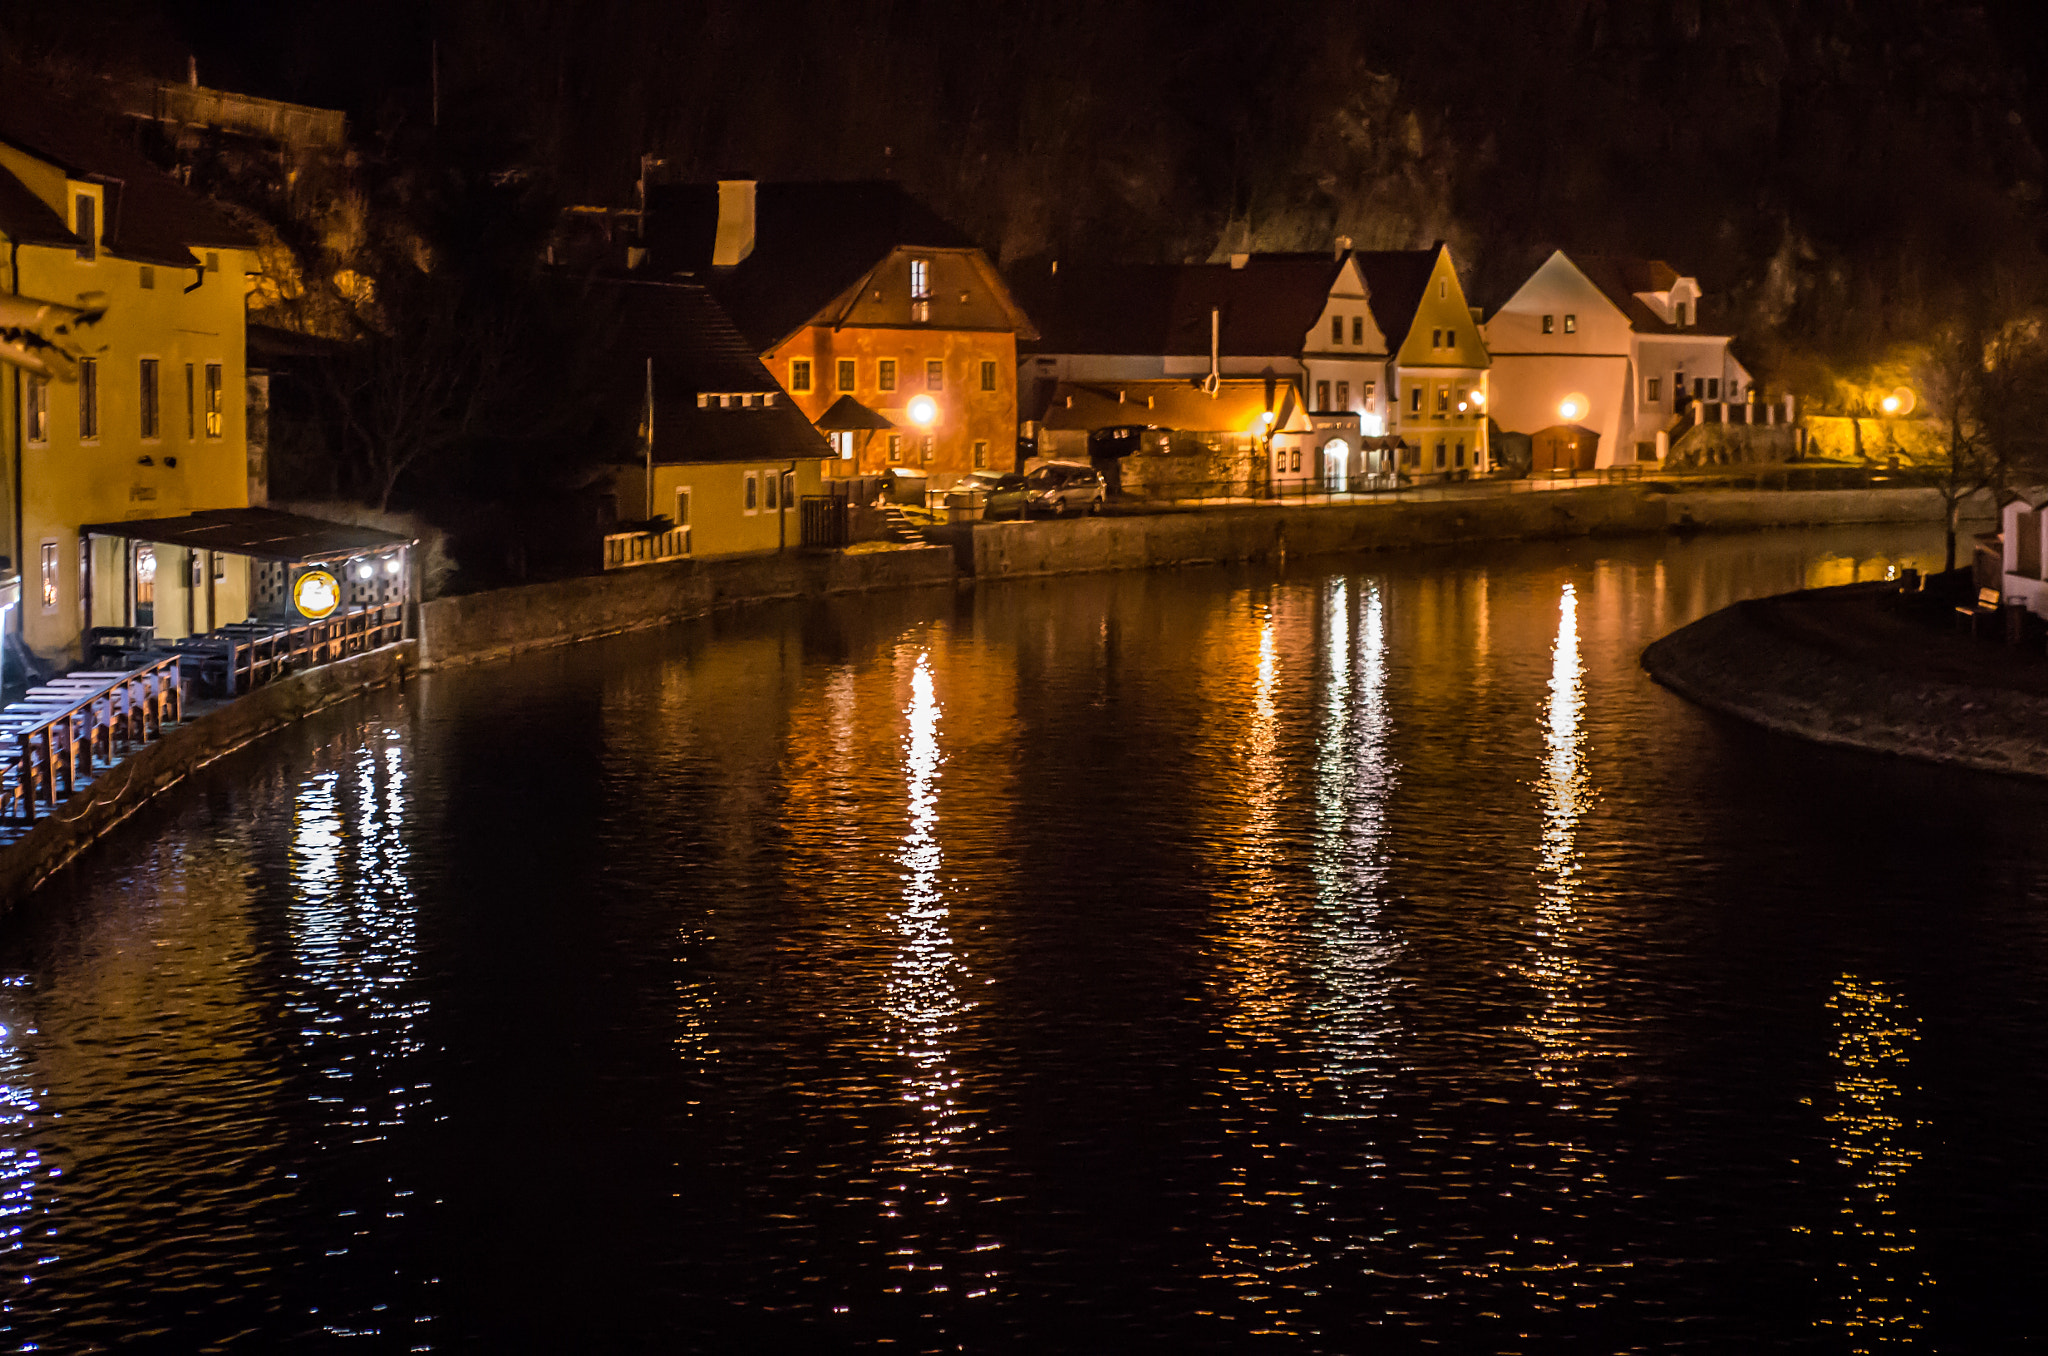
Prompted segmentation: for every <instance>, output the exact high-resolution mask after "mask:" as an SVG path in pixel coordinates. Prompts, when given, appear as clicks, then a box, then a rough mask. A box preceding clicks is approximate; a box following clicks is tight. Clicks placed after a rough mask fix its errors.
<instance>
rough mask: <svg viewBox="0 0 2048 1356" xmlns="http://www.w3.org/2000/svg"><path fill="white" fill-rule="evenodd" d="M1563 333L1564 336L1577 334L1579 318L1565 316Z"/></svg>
mask: <svg viewBox="0 0 2048 1356" xmlns="http://www.w3.org/2000/svg"><path fill="white" fill-rule="evenodd" d="M1564 332H1565V333H1566V334H1577V333H1578V332H1579V318H1578V317H1577V316H1575V315H1566V316H1565V318H1564Z"/></svg>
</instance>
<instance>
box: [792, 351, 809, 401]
mask: <svg viewBox="0 0 2048 1356" xmlns="http://www.w3.org/2000/svg"><path fill="white" fill-rule="evenodd" d="M789 389H790V390H792V391H795V392H796V393H797V394H799V395H802V394H803V393H804V392H806V391H808V390H810V389H811V360H810V359H809V358H791V359H790V360H789Z"/></svg>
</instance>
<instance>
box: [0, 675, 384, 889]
mask: <svg viewBox="0 0 2048 1356" xmlns="http://www.w3.org/2000/svg"><path fill="white" fill-rule="evenodd" d="M416 651H417V646H416V645H415V644H414V642H412V641H410V640H405V641H400V642H399V643H398V644H396V645H386V646H384V647H383V648H382V649H377V650H372V651H370V652H369V653H368V654H360V655H356V656H354V657H352V658H349V659H343V660H340V661H339V662H337V663H333V664H324V665H322V666H320V667H319V668H314V669H307V670H305V671H304V672H302V673H295V674H292V675H291V676H290V677H287V678H280V679H279V680H277V681H276V682H274V683H270V684H267V685H266V686H263V687H260V688H257V689H256V690H255V691H254V692H251V693H250V694H249V695H247V696H246V697H238V698H236V699H235V700H234V701H230V702H220V703H218V704H216V705H213V706H211V707H210V708H208V709H204V710H195V711H193V712H191V713H189V718H188V719H186V720H184V721H182V722H180V723H179V724H177V725H174V726H172V727H171V728H170V729H168V730H166V731H165V732H164V735H163V737H162V738H161V739H157V740H154V741H152V742H150V743H148V744H144V745H142V746H141V747H140V748H137V749H134V750H133V751H132V752H130V753H129V754H128V756H127V757H125V758H123V759H122V760H121V762H120V763H119V764H118V765H116V766H115V767H112V768H109V769H105V770H103V771H101V772H99V773H98V774H97V775H96V776H95V777H94V779H93V781H92V782H91V784H90V785H87V786H85V787H83V788H81V789H80V790H79V791H78V792H77V793H76V794H74V795H73V796H71V797H70V799H68V800H66V801H64V802H63V803H62V804H61V805H59V806H58V807H57V812H56V813H55V814H52V815H48V816H46V817H44V819H43V820H42V821H41V822H40V823H38V824H37V825H36V826H35V827H34V828H32V829H30V830H29V831H28V832H27V833H25V834H23V835H22V836H21V837H20V838H18V839H16V840H15V841H14V842H12V843H9V844H7V845H6V846H5V847H4V848H0V911H4V910H6V909H11V908H12V907H13V906H14V905H15V904H17V903H19V902H20V901H21V900H22V899H24V898H25V897H27V895H28V894H29V893H30V892H31V891H32V890H34V889H35V888H36V887H37V886H38V885H40V884H42V883H43V882H44V881H45V880H48V879H49V878H50V877H51V876H52V875H54V874H55V873H56V872H58V871H60V870H62V869H63V868H64V866H65V865H66V864H68V863H69V862H70V861H71V860H72V859H73V858H75V857H76V856H78V854H79V853H81V852H83V851H84V850H85V849H86V848H88V847H90V846H91V845H92V844H93V843H95V842H97V841H98V840H99V839H100V838H101V837H103V836H104V835H106V834H107V833H108V832H109V831H110V830H112V829H113V828H114V827H115V826H117V825H118V824H120V823H121V821H122V820H124V819H126V818H128V816H130V815H132V814H134V813H135V812H136V811H137V810H139V809H141V808H142V807H143V806H145V805H147V804H148V803H149V802H150V801H152V800H154V799H155V798H156V797H157V796H158V795H160V794H162V793H163V792H164V791H166V790H168V789H169V788H170V787H171V786H173V785H174V784H176V783H177V782H178V781H180V780H182V779H183V778H184V777H186V776H187V775H189V774H190V773H192V772H195V771H197V770H198V769H200V768H202V767H204V766H206V765H207V764H208V763H210V762H212V761H213V760H214V759H216V758H219V757H221V756H222V755H224V754H228V753H232V752H234V751H235V750H236V749H239V748H241V747H242V746H243V745H244V744H247V743H250V742H251V741H252V740H256V739H260V738H262V737H263V736H264V735H266V734H269V733H270V732H272V731H273V730H279V729H283V728H284V727H285V726H287V725H290V724H292V723H293V722H295V721H299V720H303V719H305V718H306V717H307V716H310V715H312V714H313V713H314V712H315V711H321V710H325V709H326V708H327V707H330V706H333V705H335V704H336V703H337V702H343V701H347V700H349V699H350V698H352V697H355V696H358V695H360V694H362V693H364V692H366V691H368V690H370V689H371V688H375V687H382V686H383V685H384V684H386V683H391V682H396V681H399V680H400V679H402V678H403V677H404V676H405V675H406V674H407V673H408V672H410V671H411V670H412V669H413V668H414V666H415V664H416V662H417V655H416Z"/></svg>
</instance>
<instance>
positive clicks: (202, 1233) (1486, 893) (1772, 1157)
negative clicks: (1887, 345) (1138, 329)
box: [0, 531, 2048, 1353]
mask: <svg viewBox="0 0 2048 1356" xmlns="http://www.w3.org/2000/svg"><path fill="white" fill-rule="evenodd" d="M1938 550H1939V541H1938V540H1937V539H1934V538H1930V537H1924V536H1921V535H1918V534H1911V533H1908V534H1905V535H1903V536H1902V535H1901V534H1899V533H1897V532H1892V533H1889V534H1886V533H1878V532H1861V531H1858V532H1831V533H1814V534H1805V535H1793V536H1785V537H1777V538H1765V537H1756V538H1725V539H1719V540H1703V541H1697V542H1693V543H1690V544H1680V543H1675V542H1643V543H1629V544H1616V545H1595V544H1578V545H1572V546H1544V547H1528V548H1514V549H1505V548H1504V549H1500V550H1494V551H1486V552H1474V553H1467V554H1465V555H1462V556H1449V555H1427V556H1421V557H1416V558H1411V559H1397V558H1389V557H1372V558H1366V559H1363V560H1361V561H1359V562H1357V563H1356V564H1355V565H1353V566H1350V567H1348V568H1325V567H1322V566H1320V565H1318V566H1315V567H1312V568H1304V567H1302V566H1299V565H1297V566H1296V567H1295V568H1293V569H1291V570H1289V571H1287V572H1285V573H1284V574H1278V575H1276V574H1272V573H1268V572H1263V571H1252V570H1244V571H1230V570H1190V571H1182V572H1172V573H1159V574H1149V575H1127V576H1115V577H1096V578H1082V579H1074V580H1065V581H1054V582H1047V583H1042V584H1028V583H1027V584H1016V585H1008V586H1002V587H995V588H985V589H983V590H981V591H980V592H979V594H977V595H963V596H961V597H959V598H957V599H956V598H955V597H954V596H953V595H951V594H948V593H944V592H939V593H923V594H918V595H914V596H893V597H876V598H869V599H852V600H846V601H844V602H839V603H834V604H832V605H830V606H815V607H807V608H805V607H796V606H788V607H773V608H762V609H758V610H755V611H751V612H747V613H745V614H742V615H739V616H735V617H729V618H724V619H721V620H719V621H718V622H717V623H715V624H712V625H705V626H699V627H693V628H682V629H678V630H676V631H673V632H670V633H665V634H660V635H647V636H641V637H637V638H631V639H625V640H620V641H617V642H610V643H605V644H601V645H594V646H587V647H583V648H581V649H577V650H573V651H565V652H557V653H551V654H546V655H541V656H536V657H532V658H529V659H525V660H522V661H519V662H516V663H513V664H510V665H504V666H498V667H494V668H488V669H481V670H476V671H471V672H455V673H450V674H445V675H436V676H433V677H430V678H428V679H424V680H421V681H418V682H415V683H414V684H413V685H411V686H410V687H409V688H408V689H407V690H406V691H404V692H403V693H386V694H382V695H381V696H379V697H377V698H375V699H373V700H371V701H369V702H367V703H363V704H359V705H355V706H352V707H349V708H347V709H345V710H344V711H341V712H336V713H330V714H329V715H327V716H324V717H321V718H319V719H317V720H315V721H313V722H311V723H309V724H308V725H307V726H306V727H304V728H303V729H301V730H299V731H295V732H293V733H291V734H288V735H285V736H282V737H279V738H278V739H275V740H273V741H271V742H268V743H266V744H264V745H263V746H261V747H260V748H258V749H254V750H250V751H248V752H245V753H244V754H241V755H238V756H237V757H236V758H234V759H232V760H229V762H228V763H226V764H223V765H222V766H220V767H219V768H217V769H215V770H214V771H212V772H210V773H209V774H208V775H206V776H205V777H203V778H201V779H198V780H196V781H195V782H193V783H190V784H188V785H187V786H186V787H184V788H181V790H180V792H179V793H178V794H177V795H176V796H174V798H173V803H172V804H171V805H170V806H169V807H168V808H165V809H162V810H159V811H154V812H152V813H151V814H149V815H146V816H144V818H143V821H142V822H140V823H139V824H138V825H137V826H136V828H135V829H134V830H132V831H131V832H129V833H128V834H127V835H125V836H124V837H123V838H122V839H121V840H120V841H119V842H117V843H115V844H113V845H111V846H110V847H109V848H108V850H106V851H104V852H103V853H101V854H100V855H99V856H98V857H96V858H95V859H94V861H93V862H92V863H91V864H90V865H89V866H87V867H86V868H85V869H84V870H82V871H80V872H79V873H77V875H76V876H75V878H73V879H71V880H69V881H67V882H66V883H65V884H64V885H63V886H62V887H60V888H58V889H56V890H53V891H52V892H50V893H49V895H48V896H47V897H46V898H44V899H43V900H41V901H39V902H38V903H37V904H36V905H35V906H34V907H32V908H31V909H29V910H27V911H25V912H24V913H22V914H20V915H18V916H17V917H16V918H14V919H13V920H11V921H10V922H9V923H8V925H7V929H6V932H5V935H4V941H0V982H4V983H0V1024H4V1026H5V1028H6V1034H5V1039H4V1041H0V1193H4V1194H0V1229H4V1236H0V1253H4V1256H5V1257H6V1259H7V1260H6V1261H5V1262H0V1275H4V1278H5V1279H4V1280H0V1287H4V1289H0V1294H4V1299H5V1309H4V1313H0V1325H4V1328H5V1330H6V1332H7V1333H8V1334H9V1335H10V1337H11V1339H12V1340H13V1341H14V1342H15V1343H17V1344H18V1345H20V1346H21V1347H22V1348H24V1349H26V1348H28V1347H29V1346H30V1345H31V1344H40V1349H44V1350H62V1351H84V1350H93V1349H101V1348H104V1347H110V1346H113V1345H115V1344H117V1343H120V1342H123V1341H139V1342H141V1343H142V1344H143V1345H145V1346H153V1347H155V1348H158V1349H166V1350H192V1351H196V1350H202V1349H209V1350H210V1349H229V1350H235V1349H248V1350H271V1349H276V1348H279V1347H282V1346H288V1345H297V1346H304V1347H311V1348H314V1349H325V1348H330V1347H331V1348H336V1349H344V1348H355V1349H361V1350H365V1351H385V1350H392V1351H398V1350H455V1349H467V1350H507V1349H513V1348H517V1347H521V1346H525V1345H533V1346H542V1347H546V1348H549V1349H555V1350H562V1351H609V1350H632V1349H640V1348H643V1347H647V1348H655V1349H660V1350H667V1351H674V1350H693V1349H694V1350H708V1351H740V1350H770V1349H776V1348H782V1349H799V1350H801V1349H812V1350H818V1349H833V1348H839V1347H849V1346H862V1345H868V1344H876V1343H880V1342H882V1341H883V1340H884V1339H894V1341H893V1343H892V1345H893V1347H894V1348H895V1349H903V1350H942V1351H950V1350H956V1349H964V1350H989V1349H997V1348H1000V1349H1014V1350H1026V1351H1077V1352H1080V1351H1105V1352H1106V1351H1128V1350H1138V1349H1167V1350H1196V1349H1216V1350H1223V1349H1229V1350H1238V1349H1245V1348H1250V1347H1255V1346H1271V1347H1273V1348H1276V1349H1282V1348H1293V1349H1301V1350H1325V1351H1340V1352H1380V1351H1387V1352H1397V1351H1408V1350H1420V1349H1426V1348H1429V1347H1432V1346H1434V1347H1439V1348H1441V1349H1445V1350H1454V1351H1474V1352H1536V1351H1544V1352H1554V1351H1573V1352H1578V1351H1650V1350H1657V1351H1697V1352H1713V1353H1725V1352H1734V1351H1754V1350H1802V1351H1806V1350H1810V1351H1817V1352H1859V1351H1879V1350H1887V1349H1909V1348H1919V1349H1925V1350H1937V1349H1938V1350H1946V1351H1973V1352H1974V1351H2010V1350H2022V1349H2035V1345H2034V1344H2039V1343H2042V1342H2043V1341H2048V1322H2044V1319H2043V1314H2042V1310H2041V1304H2042V1301H2041V1298H2040V1294H2041V1290H2042V1287H2041V1285H2040V1281H2041V1277H2042V1275H2043V1273H2044V1262H2048V1256H2044V1246H2043V1244H2044V1237H2043V1235H2044V1230H2043V1225H2042V1223H2041V1221H2042V1219H2043V1213H2044V1206H2048V1199H2044V1190H2043V1188H2044V1179H2048V1170H2044V1168H2043V1165H2042V1162H2041V1157H2040V1153H2039V1146H2040V1145H2041V1144H2042V1143H2043V1142H2044V1141H2048V1124H2044V1120H2048V1096H2044V1095H2043V1093H2044V1089H2043V1086H2042V1085H2043V1071H2044V1069H2048V1058H2044V1056H2048V1050H2044V1034H2048V1031H2044V1021H2043V1012H2042V1006H2041V1002H2040V997H2039V995H2040V987H2039V981H2040V977H2041V975H2042V973H2043V960H2044V942H2048V929H2044V927H2043V924H2042V921H2041V914H2042V903H2043V894H2044V886H2043V880H2044V866H2048V834H2044V832H2043V826H2044V814H2043V811H2044V809H2048V795H2044V794H2043V792H2042V791H2040V790H2038V789H2036V788H2033V787H2031V786H2027V785H2023V784H2018V783H2009V782H2002V781H1998V780H1995V779H1990V778H1983V777H1975V776H1969V775H1963V774H1954V773H1949V772H1944V771H1940V770H1936V769H1929V768H1921V767H1915V766H1910V765H1905V764H1898V763H1892V762H1887V761H1882V760H1877V759H1870V758H1864V757H1859V756H1854V755H1847V754H1838V753H1831V752H1825V751H1821V750H1817V749H1812V748H1806V747H1802V746H1797V745H1793V744H1790V743H1786V742H1783V741H1779V740H1777V739H1774V738H1772V737H1769V736H1765V735H1763V734H1760V733H1757V732H1754V731H1750V730H1747V729H1744V728H1740V727H1737V726H1733V725H1730V724H1727V723H1724V722H1721V721H1718V720H1716V719H1714V718H1710V717H1707V716H1705V715H1703V714H1701V713H1700V712H1698V711H1696V710H1694V709H1692V708H1690V707H1688V706H1686V705H1685V704H1684V703H1682V702H1680V701H1678V700H1677V699H1675V698H1673V697H1671V696H1669V695H1668V694H1666V693H1664V692H1662V691H1661V690H1659V689H1657V688H1656V687H1654V686H1653V685H1652V684H1650V683H1649V682H1648V681H1647V679H1645V678H1644V676H1643V675H1642V673H1641V672H1640V671H1639V670H1638V668H1637V667H1636V655H1637V653H1638V652H1639V650H1640V648H1641V646H1642V645H1643V644H1645V643H1646V642H1647V641H1648V640H1650V639H1652V638H1654V637H1655V636H1657V635H1660V634H1662V633H1664V632H1665V631H1668V630H1670V629H1672V628H1673V627H1675V626H1677V625H1679V624H1681V623H1683V622H1685V621H1686V620H1689V619H1690V618H1692V617H1694V616H1697V615H1699V614H1700V613H1702V612H1704V611H1707V610H1711V609H1712V608H1714V607H1718V606H1720V605H1722V604H1723V603H1725V602H1728V601H1730V600H1732V599H1734V598H1737V597H1741V596H1745V595H1750V594H1757V593H1766V592H1773V591H1777V590H1779V589H1783V588H1787V587H1791V586H1794V585H1797V584H1799V583H1802V582H1814V583H1825V582H1836V581H1837V580H1840V579H1846V578H1848V577H1850V576H1851V575H1853V574H1862V575H1864V576H1865V577H1868V576H1869V575H1870V574H1871V573H1873V572H1878V573H1881V572H1882V571H1883V570H1884V569H1885V568H1886V567H1887V566H1889V565H1892V564H1898V563H1914V564H1925V563H1927V561H1928V559H1929V557H1931V556H1933V555H1934V554H1936V553H1937V552H1938Z"/></svg>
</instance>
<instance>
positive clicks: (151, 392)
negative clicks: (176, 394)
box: [140, 358, 163, 438]
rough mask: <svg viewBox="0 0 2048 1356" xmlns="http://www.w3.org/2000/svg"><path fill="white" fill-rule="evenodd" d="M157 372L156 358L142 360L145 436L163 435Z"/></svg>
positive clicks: (143, 430)
mask: <svg viewBox="0 0 2048 1356" xmlns="http://www.w3.org/2000/svg"><path fill="white" fill-rule="evenodd" d="M156 374H157V360H156V359H154V358H144V359H143V360H142V379H141V380H142V384H141V392H140V394H141V397H142V399H141V406H142V436H143V437H145V438H158V437H161V436H162V435H163V429H162V427H161V423H162V421H161V419H160V418H159V417H158V403H157V380H156Z"/></svg>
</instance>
